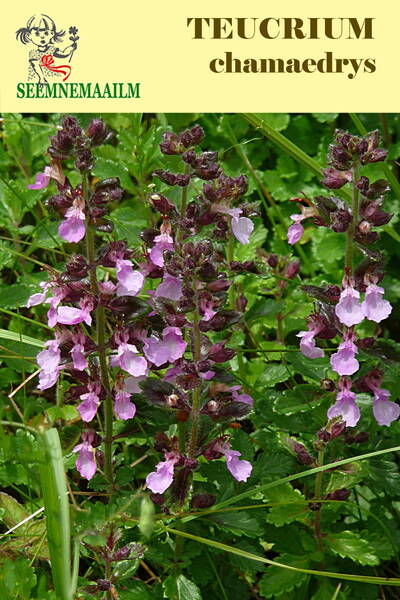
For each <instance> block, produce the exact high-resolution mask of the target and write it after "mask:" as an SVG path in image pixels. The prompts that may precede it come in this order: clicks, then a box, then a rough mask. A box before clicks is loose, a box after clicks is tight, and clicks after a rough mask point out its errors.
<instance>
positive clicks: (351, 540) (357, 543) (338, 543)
mask: <svg viewBox="0 0 400 600" xmlns="http://www.w3.org/2000/svg"><path fill="white" fill-rule="evenodd" d="M325 544H326V546H327V547H328V548H329V550H331V552H332V553H333V554H338V555H339V556H341V557H342V558H350V559H351V560H353V561H354V562H357V563H359V564H360V565H378V564H379V562H380V561H379V558H378V557H377V556H376V553H375V549H374V547H373V546H372V544H370V543H369V542H367V541H366V540H364V539H362V538H360V535H359V534H358V533H354V532H353V531H341V532H340V533H333V534H329V535H328V536H326V538H325Z"/></svg>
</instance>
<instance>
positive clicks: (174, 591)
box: [163, 575, 202, 600]
mask: <svg viewBox="0 0 400 600" xmlns="http://www.w3.org/2000/svg"><path fill="white" fill-rule="evenodd" d="M163 589H164V598H168V599H169V600H202V598H201V593H200V590H199V588H198V587H197V585H196V584H195V583H193V581H190V579H187V577H185V576H184V575H178V576H177V577H175V575H169V576H168V577H167V578H166V579H165V581H164V582H163Z"/></svg>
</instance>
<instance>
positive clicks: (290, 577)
mask: <svg viewBox="0 0 400 600" xmlns="http://www.w3.org/2000/svg"><path fill="white" fill-rule="evenodd" d="M279 560H282V561H283V562H284V563H285V564H286V565H290V566H293V567H300V568H304V567H308V565H309V561H308V559H307V557H300V556H290V555H289V554H282V555H281V557H280V559H279ZM308 577H309V576H308V575H307V573H301V572H299V571H288V570H286V569H281V568H279V567H274V566H271V567H268V569H267V571H266V573H265V574H264V575H263V576H262V578H261V581H260V595H261V596H262V597H263V598H279V596H282V594H287V593H288V592H291V591H292V590H294V589H295V588H297V587H299V586H300V585H302V584H303V583H305V582H306V581H307V579H308Z"/></svg>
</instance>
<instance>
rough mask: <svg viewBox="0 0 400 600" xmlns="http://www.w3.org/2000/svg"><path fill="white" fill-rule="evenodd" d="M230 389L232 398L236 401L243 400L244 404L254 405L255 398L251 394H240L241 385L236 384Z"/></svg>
mask: <svg viewBox="0 0 400 600" xmlns="http://www.w3.org/2000/svg"><path fill="white" fill-rule="evenodd" d="M229 389H230V391H231V392H232V398H233V399H234V400H235V401H236V402H243V404H249V405H250V406H253V404H254V400H253V398H252V397H251V396H249V394H239V390H241V386H240V385H234V386H232V387H230V388H229Z"/></svg>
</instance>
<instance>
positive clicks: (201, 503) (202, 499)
mask: <svg viewBox="0 0 400 600" xmlns="http://www.w3.org/2000/svg"><path fill="white" fill-rule="evenodd" d="M216 499H217V498H216V496H214V495H213V494H195V495H194V496H193V497H192V499H191V501H190V508H210V506H213V505H214V504H215V501H216Z"/></svg>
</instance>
